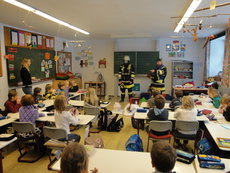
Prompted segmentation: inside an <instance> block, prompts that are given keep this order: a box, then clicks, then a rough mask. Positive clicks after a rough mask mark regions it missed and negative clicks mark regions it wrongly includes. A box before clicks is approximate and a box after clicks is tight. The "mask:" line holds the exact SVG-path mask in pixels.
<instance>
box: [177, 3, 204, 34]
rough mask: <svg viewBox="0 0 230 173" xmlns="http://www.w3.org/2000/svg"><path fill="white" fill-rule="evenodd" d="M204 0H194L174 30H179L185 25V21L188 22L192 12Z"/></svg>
mask: <svg viewBox="0 0 230 173" xmlns="http://www.w3.org/2000/svg"><path fill="white" fill-rule="evenodd" d="M201 1H202V0H193V1H192V3H191V4H190V6H189V7H188V9H187V11H186V12H185V14H184V16H183V17H182V19H181V20H180V22H179V23H178V24H177V27H176V29H175V30H174V32H179V31H180V30H181V28H182V27H183V25H184V23H185V22H187V20H188V19H189V17H190V16H191V15H192V13H193V12H194V11H195V10H196V8H197V7H198V6H199V5H200V3H201Z"/></svg>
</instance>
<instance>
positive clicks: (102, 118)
mask: <svg viewBox="0 0 230 173" xmlns="http://www.w3.org/2000/svg"><path fill="white" fill-rule="evenodd" d="M111 115H112V112H111V111H110V110H107V109H106V108H105V109H104V110H101V111H100V114H99V115H98V129H100V130H106V129H107V126H108V120H109V117H110V116H111Z"/></svg>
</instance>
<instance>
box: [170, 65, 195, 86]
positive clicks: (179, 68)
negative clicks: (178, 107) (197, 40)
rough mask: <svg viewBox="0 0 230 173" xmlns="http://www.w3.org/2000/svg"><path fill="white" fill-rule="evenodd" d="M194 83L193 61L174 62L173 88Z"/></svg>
mask: <svg viewBox="0 0 230 173" xmlns="http://www.w3.org/2000/svg"><path fill="white" fill-rule="evenodd" d="M191 81H193V62H192V61H172V87H174V86H175V85H183V84H184V83H186V82H191Z"/></svg>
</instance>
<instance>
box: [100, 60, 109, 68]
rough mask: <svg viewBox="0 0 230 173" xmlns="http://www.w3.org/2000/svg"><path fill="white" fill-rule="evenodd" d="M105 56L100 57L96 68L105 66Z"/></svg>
mask: <svg viewBox="0 0 230 173" xmlns="http://www.w3.org/2000/svg"><path fill="white" fill-rule="evenodd" d="M106 63H107V62H106V58H102V59H100V60H99V61H98V68H106Z"/></svg>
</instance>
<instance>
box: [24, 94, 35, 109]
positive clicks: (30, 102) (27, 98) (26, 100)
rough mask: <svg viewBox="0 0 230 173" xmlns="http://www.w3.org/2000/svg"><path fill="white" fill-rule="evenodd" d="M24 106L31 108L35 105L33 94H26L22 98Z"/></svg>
mask: <svg viewBox="0 0 230 173" xmlns="http://www.w3.org/2000/svg"><path fill="white" fill-rule="evenodd" d="M21 104H22V106H29V105H33V104H34V97H33V96H32V95H31V94H26V95H24V96H22V99H21Z"/></svg>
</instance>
